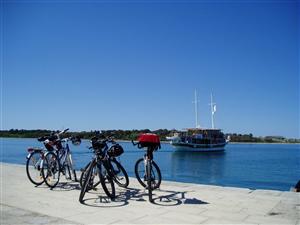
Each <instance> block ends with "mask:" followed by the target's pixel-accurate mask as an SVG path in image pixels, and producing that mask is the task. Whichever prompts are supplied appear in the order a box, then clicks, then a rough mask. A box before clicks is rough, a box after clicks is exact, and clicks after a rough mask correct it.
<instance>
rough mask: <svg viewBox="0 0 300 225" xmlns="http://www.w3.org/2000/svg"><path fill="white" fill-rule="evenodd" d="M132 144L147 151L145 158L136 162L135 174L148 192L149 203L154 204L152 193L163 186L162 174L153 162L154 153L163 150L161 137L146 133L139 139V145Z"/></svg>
mask: <svg viewBox="0 0 300 225" xmlns="http://www.w3.org/2000/svg"><path fill="white" fill-rule="evenodd" d="M131 142H132V144H133V145H134V146H135V145H137V147H138V148H140V149H142V148H146V150H147V152H146V154H144V157H143V158H140V159H138V160H137V161H136V163H135V167H134V172H135V175H136V178H137V180H138V181H139V183H140V184H141V185H142V186H143V187H144V188H146V189H147V190H148V195H149V201H150V202H153V198H152V191H153V190H154V189H157V188H159V187H160V184H161V172H160V169H159V167H158V165H157V164H156V163H155V162H154V160H153V152H154V151H156V150H158V149H160V148H161V146H160V140H159V137H158V136H157V135H156V134H151V133H145V134H141V135H140V136H139V137H138V142H137V143H134V141H133V140H132V141H131Z"/></svg>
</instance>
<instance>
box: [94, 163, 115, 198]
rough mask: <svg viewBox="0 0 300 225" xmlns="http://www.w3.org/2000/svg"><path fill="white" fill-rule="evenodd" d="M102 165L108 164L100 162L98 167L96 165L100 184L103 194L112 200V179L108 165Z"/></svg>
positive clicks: (113, 188) (113, 196)
mask: <svg viewBox="0 0 300 225" xmlns="http://www.w3.org/2000/svg"><path fill="white" fill-rule="evenodd" d="M103 163H108V161H106V162H102V163H101V164H100V165H99V164H98V168H99V171H100V173H99V176H100V182H101V185H102V188H103V190H104V192H105V194H106V195H107V196H108V197H109V198H111V199H114V198H115V196H116V193H115V184H114V181H113V178H112V177H113V175H112V174H111V173H110V172H109V165H108V164H105V165H104V164H103Z"/></svg>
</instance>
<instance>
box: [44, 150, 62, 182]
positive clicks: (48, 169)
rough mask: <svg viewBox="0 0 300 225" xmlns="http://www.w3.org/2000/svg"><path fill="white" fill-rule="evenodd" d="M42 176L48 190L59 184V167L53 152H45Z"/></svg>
mask: <svg viewBox="0 0 300 225" xmlns="http://www.w3.org/2000/svg"><path fill="white" fill-rule="evenodd" d="M42 176H43V178H44V181H45V183H46V184H47V185H48V186H49V187H50V188H54V187H55V186H56V185H57V184H58V182H59V177H60V166H59V161H58V158H57V156H56V154H54V153H53V152H47V153H46V154H45V156H44V159H43V160H42Z"/></svg>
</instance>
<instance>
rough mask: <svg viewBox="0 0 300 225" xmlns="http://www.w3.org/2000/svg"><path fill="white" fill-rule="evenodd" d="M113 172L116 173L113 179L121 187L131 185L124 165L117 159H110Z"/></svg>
mask: <svg viewBox="0 0 300 225" xmlns="http://www.w3.org/2000/svg"><path fill="white" fill-rule="evenodd" d="M110 164H111V167H112V172H113V174H114V176H113V179H114V181H115V182H116V183H117V185H119V186H120V187H123V188H127V187H128V185H129V178H128V175H127V172H126V170H125V169H124V167H123V166H122V165H121V164H120V163H119V162H118V161H117V160H116V159H115V158H113V159H111V160H110Z"/></svg>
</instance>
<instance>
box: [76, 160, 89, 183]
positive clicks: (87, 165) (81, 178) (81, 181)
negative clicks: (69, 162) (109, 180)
mask: <svg viewBox="0 0 300 225" xmlns="http://www.w3.org/2000/svg"><path fill="white" fill-rule="evenodd" d="M90 164H91V162H89V163H88V164H86V166H85V167H84V169H82V171H81V175H80V178H79V184H80V187H82V185H83V182H84V180H85V178H84V176H85V175H86V174H85V173H86V171H87V169H88V168H89V166H90Z"/></svg>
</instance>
